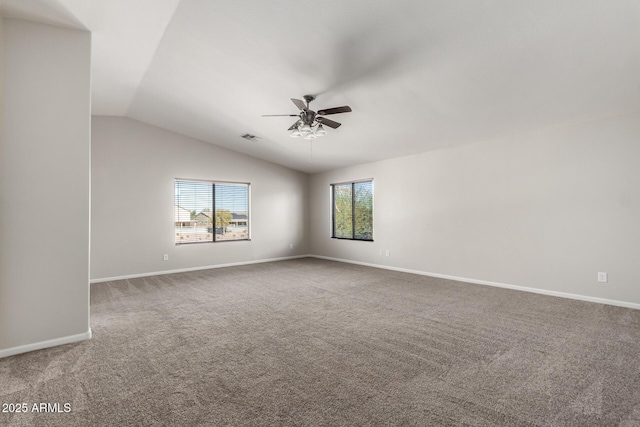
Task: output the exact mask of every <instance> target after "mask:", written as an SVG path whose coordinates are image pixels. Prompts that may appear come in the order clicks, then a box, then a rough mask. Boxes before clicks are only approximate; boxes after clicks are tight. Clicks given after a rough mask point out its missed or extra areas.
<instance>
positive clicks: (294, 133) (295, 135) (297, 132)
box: [289, 129, 302, 138]
mask: <svg viewBox="0 0 640 427" xmlns="http://www.w3.org/2000/svg"><path fill="white" fill-rule="evenodd" d="M289 136H291V138H298V137H300V136H302V132H300V130H298V129H294V130H292V131H291V135H289Z"/></svg>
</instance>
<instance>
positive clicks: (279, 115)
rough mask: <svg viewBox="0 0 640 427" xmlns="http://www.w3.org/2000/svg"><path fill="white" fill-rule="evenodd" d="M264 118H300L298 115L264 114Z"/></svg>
mask: <svg viewBox="0 0 640 427" xmlns="http://www.w3.org/2000/svg"><path fill="white" fill-rule="evenodd" d="M262 117H298V115H297V114H263V115H262Z"/></svg>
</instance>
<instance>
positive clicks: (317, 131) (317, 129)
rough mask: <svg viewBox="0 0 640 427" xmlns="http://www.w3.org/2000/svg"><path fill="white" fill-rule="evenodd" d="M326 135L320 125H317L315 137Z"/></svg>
mask: <svg viewBox="0 0 640 427" xmlns="http://www.w3.org/2000/svg"><path fill="white" fill-rule="evenodd" d="M326 134H327V131H326V130H324V127H322V124H319V125H318V127H317V128H316V136H325V135H326Z"/></svg>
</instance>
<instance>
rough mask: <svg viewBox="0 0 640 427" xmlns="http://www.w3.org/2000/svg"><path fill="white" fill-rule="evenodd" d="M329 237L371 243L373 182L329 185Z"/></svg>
mask: <svg viewBox="0 0 640 427" xmlns="http://www.w3.org/2000/svg"><path fill="white" fill-rule="evenodd" d="M331 201H332V215H331V225H332V227H331V237H334V238H337V239H351V240H368V241H373V180H364V181H355V182H347V183H342V184H331Z"/></svg>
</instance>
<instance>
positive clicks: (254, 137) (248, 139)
mask: <svg viewBox="0 0 640 427" xmlns="http://www.w3.org/2000/svg"><path fill="white" fill-rule="evenodd" d="M242 137H243V138H244V139H246V140H247V141H257V140H259V139H260V138H258V137H257V136H255V135H251V134H250V133H245V134H244V135H242Z"/></svg>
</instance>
